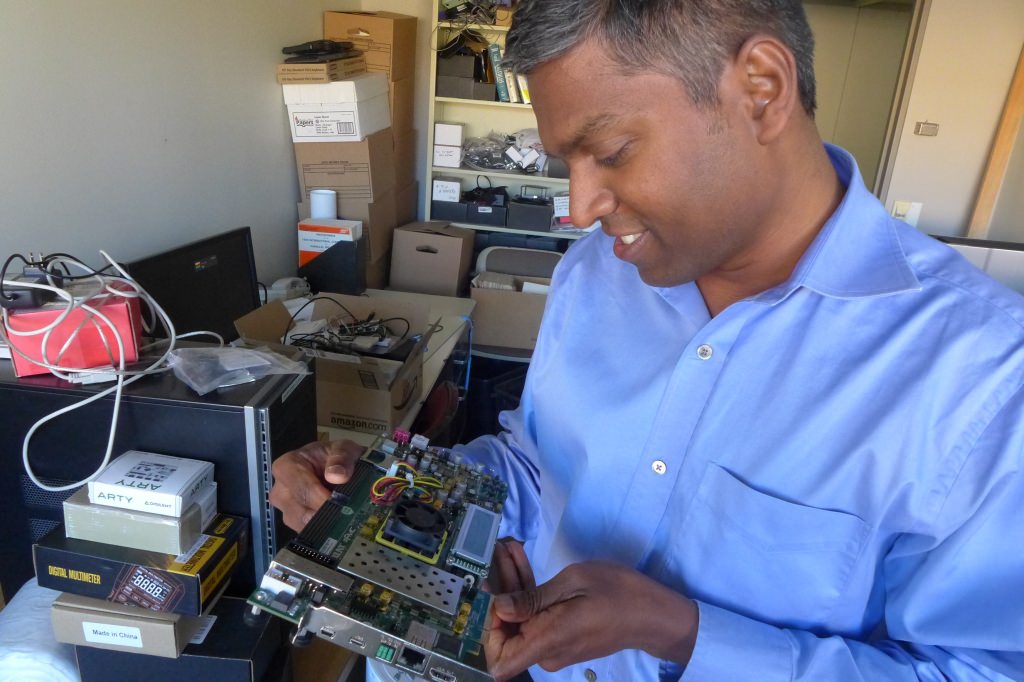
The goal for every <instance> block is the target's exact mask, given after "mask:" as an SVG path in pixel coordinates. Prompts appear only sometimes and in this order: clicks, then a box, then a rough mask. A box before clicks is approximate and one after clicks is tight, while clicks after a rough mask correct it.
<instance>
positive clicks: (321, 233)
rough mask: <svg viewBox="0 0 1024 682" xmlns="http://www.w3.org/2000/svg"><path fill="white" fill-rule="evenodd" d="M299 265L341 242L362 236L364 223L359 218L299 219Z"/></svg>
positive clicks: (351, 240) (352, 240)
mask: <svg viewBox="0 0 1024 682" xmlns="http://www.w3.org/2000/svg"><path fill="white" fill-rule="evenodd" d="M298 234H299V267H300V268H301V267H302V266H303V265H305V264H306V263H308V262H309V261H311V260H313V259H314V258H316V257H317V256H319V255H320V254H321V253H323V252H324V251H326V250H327V249H329V248H331V247H332V246H334V245H335V244H337V243H339V242H354V241H356V240H357V239H360V238H362V234H363V224H362V223H361V222H360V221H358V220H338V219H330V218H324V219H321V220H314V219H312V218H304V219H302V220H300V221H299V229H298Z"/></svg>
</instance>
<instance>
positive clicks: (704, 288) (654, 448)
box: [272, 0, 1024, 682]
mask: <svg viewBox="0 0 1024 682" xmlns="http://www.w3.org/2000/svg"><path fill="white" fill-rule="evenodd" d="M812 52H813V50H812V39H811V35H810V31H809V29H808V27H807V23H806V19H805V17H804V15H803V10H802V7H801V5H800V3H799V2H798V1H797V0H646V1H644V0H615V1H613V0H565V1H559V2H553V1H552V0H523V1H522V2H521V3H520V5H519V9H518V10H517V14H516V21H515V25H514V26H513V28H512V30H511V31H510V32H509V36H508V45H507V53H508V59H509V62H510V65H511V66H512V68H513V69H515V70H517V71H519V72H520V73H525V74H528V76H529V80H530V92H531V95H532V97H533V105H534V109H535V111H536V114H537V119H538V127H539V130H540V134H541V138H542V140H543V141H544V144H545V148H546V150H547V151H548V152H549V153H552V154H554V155H556V156H560V157H562V158H563V159H565V160H566V162H567V163H568V165H569V168H570V174H571V184H570V191H571V210H572V217H573V222H574V223H576V224H578V225H587V224H591V223H592V222H593V221H595V220H598V219H600V220H601V222H602V231H603V233H597V234H594V235H592V236H589V237H587V238H585V239H583V240H581V241H580V242H579V243H577V244H576V245H574V246H573V247H572V248H571V249H570V250H569V251H568V253H567V254H566V255H565V258H563V260H562V263H561V265H560V266H559V268H558V271H557V272H556V275H555V278H554V282H553V286H552V290H551V294H550V296H549V300H548V307H547V310H546V312H545V318H544V323H543V325H542V330H541V333H540V337H539V339H538V343H537V348H536V351H535V353H534V356H533V360H532V362H531V366H530V371H529V376H528V379H527V384H526V388H525V392H524V395H523V399H522V404H521V406H520V408H519V410H517V411H515V412H511V413H505V414H504V415H503V426H504V427H505V428H506V432H505V433H503V434H502V435H501V436H499V437H494V438H490V437H487V438H482V439H478V440H477V441H475V442H473V443H471V444H469V445H468V446H465V447H464V448H463V452H465V453H466V454H467V455H468V456H469V457H472V458H473V459H475V460H477V461H483V462H487V463H488V464H489V465H491V466H493V467H494V468H495V469H496V470H497V471H498V473H499V474H500V475H502V476H503V477H504V478H506V479H507V480H509V481H510V486H511V494H510V499H509V504H508V507H507V509H506V513H505V517H504V530H505V531H506V532H507V534H508V535H510V536H512V537H514V538H518V539H519V540H523V541H525V543H526V544H525V548H526V553H525V554H524V553H523V550H522V548H520V547H519V546H518V545H517V544H514V543H503V544H502V545H500V547H499V549H498V552H497V554H496V556H497V557H498V561H499V573H500V574H501V575H502V577H504V578H505V579H506V590H507V593H506V594H501V595H499V596H497V597H496V599H495V609H496V623H495V627H494V629H493V630H492V635H491V638H490V643H489V647H488V648H489V651H488V658H489V661H490V666H491V670H492V671H493V672H494V674H495V676H496V677H497V678H498V679H505V678H507V677H508V676H510V675H513V674H515V673H516V672H518V671H520V670H523V669H524V668H526V667H528V666H533V667H531V668H530V673H531V674H532V675H533V677H534V679H537V680H548V679H551V680H582V679H585V680H614V681H620V680H621V681H630V682H632V681H633V680H659V679H660V680H675V679H680V677H681V679H683V680H686V681H687V682H689V681H691V680H692V681H704V680H710V681H715V682H722V681H731V680H736V681H741V682H750V681H758V682H775V681H779V682H782V681H790V680H807V681H814V682H822V681H826V682H829V681H835V682H847V681H850V680H869V681H874V680H918V679H920V680H940V679H942V680H1004V679H1021V678H1022V676H1024V653H1022V651H1024V597H1022V590H1021V589H1020V587H1021V586H1022V581H1024V550H1022V549H1021V548H1022V547H1024V533H1022V530H1021V522H1020V520H1019V519H1020V513H1021V509H1022V504H1024V492H1022V491H1024V484H1022V481H1021V473H1020V470H1021V464H1022V461H1021V460H1022V453H1024V395H1022V393H1024V390H1022V387H1024V302H1022V300H1021V298H1020V297H1018V296H1017V295H1016V294H1013V293H1012V292H1010V291H1008V290H1006V289H1004V288H1003V287H1001V286H999V285H998V284H996V283H994V282H992V281H991V280H989V279H987V278H986V277H984V276H983V275H982V274H980V273H978V272H977V271H976V270H974V269H972V268H971V267H970V266H968V265H967V264H966V263H965V262H964V261H963V260H962V259H961V258H960V257H959V256H957V255H956V254H955V253H954V252H952V251H951V250H949V249H948V248H946V247H945V246H943V245H941V244H939V243H938V242H936V241H934V240H932V239H931V238H929V237H927V236H925V235H922V234H920V233H918V232H917V231H915V230H913V229H911V228H909V227H908V226H906V225H904V224H902V223H899V222H897V221H894V220H892V219H891V218H889V216H888V215H887V214H886V212H885V210H884V209H883V207H882V206H881V205H880V204H879V203H878V202H877V200H875V199H874V197H872V196H871V195H870V193H869V192H868V191H867V190H866V189H865V187H864V185H863V182H862V181H861V178H860V176H859V173H858V171H857V168H856V165H855V164H854V162H853V159H852V158H851V157H850V156H849V155H848V154H846V153H845V152H843V151H842V150H840V149H837V148H835V147H826V146H823V145H822V142H821V140H820V138H819V135H818V133H817V131H816V129H815V126H814V121H813V112H814V106H815V102H814V79H813V64H812ZM356 454H357V450H356V449H354V448H351V446H350V445H336V446H334V447H333V449H329V448H325V447H323V448H317V447H311V448H309V449H304V450H303V451H299V452H298V453H293V454H292V455H289V456H288V457H287V458H285V459H283V460H282V461H281V463H279V465H278V466H275V475H276V476H277V477H278V487H275V492H276V493H277V494H276V495H275V496H274V497H272V499H274V501H275V504H279V506H280V507H281V508H282V510H284V512H285V518H286V519H291V521H290V523H296V524H298V523H301V521H302V520H303V519H305V518H307V517H308V515H309V514H310V513H311V512H312V510H313V509H315V507H316V506H318V504H319V502H320V501H322V500H323V499H324V498H325V497H326V492H325V491H324V490H323V488H322V486H321V485H320V483H319V477H320V476H321V475H324V472H325V468H326V475H327V478H328V480H332V481H335V482H337V481H340V480H343V479H344V478H345V477H346V475H347V473H346V472H347V471H348V467H349V466H350V464H349V463H348V462H349V460H350V459H351V458H352V457H354V456H355V455H356ZM333 469H336V471H333ZM527 557H528V561H527ZM531 564H532V571H531V568H530V565H531ZM534 574H535V575H534Z"/></svg>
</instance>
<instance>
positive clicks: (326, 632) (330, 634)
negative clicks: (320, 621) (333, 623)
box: [320, 626, 334, 639]
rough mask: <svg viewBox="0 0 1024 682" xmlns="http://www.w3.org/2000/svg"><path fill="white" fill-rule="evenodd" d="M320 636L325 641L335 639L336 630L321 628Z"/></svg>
mask: <svg viewBox="0 0 1024 682" xmlns="http://www.w3.org/2000/svg"><path fill="white" fill-rule="evenodd" d="M320 636H321V637H323V638H324V639H334V628H329V627H326V626H325V627H322V628H320Z"/></svg>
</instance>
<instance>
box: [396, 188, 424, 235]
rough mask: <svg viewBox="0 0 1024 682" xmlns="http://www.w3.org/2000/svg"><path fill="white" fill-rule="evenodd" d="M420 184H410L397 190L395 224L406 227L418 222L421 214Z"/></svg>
mask: <svg viewBox="0 0 1024 682" xmlns="http://www.w3.org/2000/svg"><path fill="white" fill-rule="evenodd" d="M418 187H419V184H418V183H416V182H410V183H409V184H408V185H406V186H405V187H400V188H398V189H397V190H395V224H396V225H405V224H406V223H412V222H415V221H416V216H417V214H418V212H419V210H418V209H419V203H420V201H419V197H420V193H419V192H418V191H417V188H418Z"/></svg>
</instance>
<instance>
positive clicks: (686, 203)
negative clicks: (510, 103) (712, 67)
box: [529, 40, 770, 286]
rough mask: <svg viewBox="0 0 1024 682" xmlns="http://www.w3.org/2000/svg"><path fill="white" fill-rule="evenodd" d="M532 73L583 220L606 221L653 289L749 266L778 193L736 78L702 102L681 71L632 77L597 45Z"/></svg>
mask: <svg viewBox="0 0 1024 682" xmlns="http://www.w3.org/2000/svg"><path fill="white" fill-rule="evenodd" d="M529 78H530V93H531V96H532V98H533V106H534V110H535V111H536V114H537V121H538V128H539V131H540V135H541V139H542V140H543V142H544V147H545V150H546V151H548V153H550V154H553V155H555V156H558V157H561V158H563V159H564V160H565V161H566V162H567V163H568V165H569V170H570V210H571V214H572V219H573V223H574V224H576V225H582V226H586V225H590V224H592V223H593V222H594V221H595V220H601V222H602V225H603V229H604V231H605V232H606V233H608V234H609V235H611V236H614V237H616V239H615V245H614V249H615V255H616V256H617V257H619V258H621V259H622V260H624V261H626V262H628V263H632V264H633V265H634V266H636V268H637V270H638V271H639V274H640V277H641V279H643V281H644V282H646V283H647V284H649V285H652V286H674V285H678V284H682V283H684V282H689V281H693V280H696V279H697V278H698V277H701V276H703V275H706V274H708V273H710V272H714V271H719V272H720V271H728V270H733V269H742V268H743V267H744V266H745V265H749V263H750V262H751V260H752V259H753V258H754V256H755V253H754V251H757V245H756V241H757V238H758V237H759V230H758V226H759V221H758V220H756V217H757V216H758V215H761V212H762V211H763V210H765V209H767V208H768V206H767V205H766V204H765V202H767V201H768V199H766V198H765V197H766V196H767V195H769V194H770V192H766V191H765V188H766V187H767V186H768V185H767V184H766V183H765V181H764V173H763V169H764V159H763V155H762V154H761V150H760V149H759V146H758V145H757V144H756V141H755V139H754V134H753V133H752V132H751V127H750V125H749V123H748V122H746V121H745V120H744V117H743V107H742V103H741V97H742V93H740V92H739V91H738V89H737V88H736V87H732V84H731V83H729V82H728V78H725V79H723V82H722V83H721V84H720V92H719V99H720V103H719V106H718V107H716V108H715V109H714V110H711V109H701V108H698V107H696V106H695V105H694V104H693V103H692V102H691V101H690V99H689V97H688V96H687V93H686V91H685V89H684V86H683V84H682V83H681V82H680V81H678V80H677V79H675V78H670V77H668V76H663V75H659V74H655V73H650V72H647V73H640V74H633V75H625V74H623V73H622V71H621V69H619V68H618V67H617V66H616V65H615V64H614V63H612V62H611V61H610V59H609V58H608V57H607V56H606V55H605V52H604V51H603V50H602V49H601V48H600V46H599V45H598V44H596V43H595V42H594V41H593V40H591V41H588V42H586V43H583V44H582V45H580V46H578V47H577V48H576V49H574V50H573V51H571V52H569V53H568V54H566V55H563V56H562V57H560V58H558V59H555V60H552V61H550V62H548V63H546V64H544V65H543V66H541V67H539V68H537V69H536V70H534V71H533V72H531V74H530V77H529ZM758 197H762V199H758Z"/></svg>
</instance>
